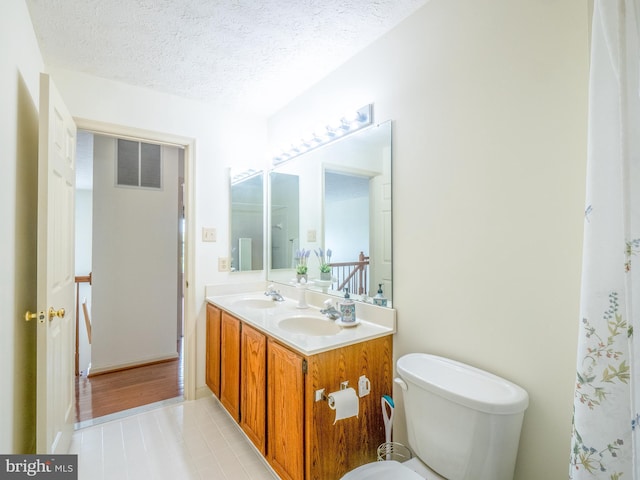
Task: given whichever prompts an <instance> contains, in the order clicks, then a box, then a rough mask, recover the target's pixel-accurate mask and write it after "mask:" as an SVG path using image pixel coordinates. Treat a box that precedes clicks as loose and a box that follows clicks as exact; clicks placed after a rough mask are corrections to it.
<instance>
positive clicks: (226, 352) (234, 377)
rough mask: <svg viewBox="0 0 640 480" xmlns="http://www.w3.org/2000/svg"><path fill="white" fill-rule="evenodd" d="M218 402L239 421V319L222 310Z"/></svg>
mask: <svg viewBox="0 0 640 480" xmlns="http://www.w3.org/2000/svg"><path fill="white" fill-rule="evenodd" d="M218 398H220V402H221V403H222V405H223V406H224V407H225V408H226V409H227V411H228V412H229V414H230V415H231V416H232V417H233V418H234V419H235V421H236V422H239V421H240V320H238V319H237V318H236V317H234V316H232V315H229V314H228V313H227V312H225V311H223V312H222V320H221V324H220V396H219V397H218Z"/></svg>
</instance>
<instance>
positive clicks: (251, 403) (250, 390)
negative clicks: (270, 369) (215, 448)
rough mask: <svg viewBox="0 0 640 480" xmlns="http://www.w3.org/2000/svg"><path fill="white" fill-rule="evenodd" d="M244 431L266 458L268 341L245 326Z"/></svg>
mask: <svg viewBox="0 0 640 480" xmlns="http://www.w3.org/2000/svg"><path fill="white" fill-rule="evenodd" d="M241 325H242V328H241V334H240V338H241V342H240V356H241V357H240V385H241V387H240V427H241V428H242V430H244V433H246V434H247V437H249V439H250V440H251V441H252V442H253V444H254V445H255V446H256V448H257V449H258V450H259V451H260V453H262V454H263V455H264V454H265V446H266V408H265V405H267V392H266V388H267V337H266V336H265V335H264V334H263V333H261V332H259V331H258V330H256V329H255V328H252V327H250V326H249V325H247V324H246V323H241Z"/></svg>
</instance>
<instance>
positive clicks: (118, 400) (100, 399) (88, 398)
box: [76, 342, 184, 422]
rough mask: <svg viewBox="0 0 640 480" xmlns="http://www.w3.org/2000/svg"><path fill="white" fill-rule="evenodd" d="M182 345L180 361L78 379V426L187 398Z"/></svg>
mask: <svg viewBox="0 0 640 480" xmlns="http://www.w3.org/2000/svg"><path fill="white" fill-rule="evenodd" d="M181 344H182V342H178V354H179V356H178V358H177V359H176V360H171V361H168V362H163V363H156V364H153V365H147V366H143V367H136V368H131V369H128V370H122V371H119V372H113V373H105V374H102V375H96V376H95V377H91V378H87V377H81V376H78V377H76V422H83V421H85V420H91V419H94V418H98V417H102V416H104V415H109V414H112V413H116V412H120V411H122V410H128V409H130V408H135V407H139V406H142V405H148V404H150V403H154V402H159V401H162V400H168V399H171V398H175V397H180V396H182V395H183V394H184V376H183V355H182V345H181Z"/></svg>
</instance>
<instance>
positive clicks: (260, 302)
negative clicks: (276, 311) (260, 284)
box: [233, 297, 277, 308]
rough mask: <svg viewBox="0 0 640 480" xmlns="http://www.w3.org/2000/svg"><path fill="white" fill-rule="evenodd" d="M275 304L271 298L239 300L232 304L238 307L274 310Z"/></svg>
mask: <svg viewBox="0 0 640 480" xmlns="http://www.w3.org/2000/svg"><path fill="white" fill-rule="evenodd" d="M276 303H277V302H275V301H274V300H272V299H271V298H266V297H265V298H241V299H239V300H236V301H235V302H233V304H234V305H237V306H238V307H248V308H274V307H275V306H276Z"/></svg>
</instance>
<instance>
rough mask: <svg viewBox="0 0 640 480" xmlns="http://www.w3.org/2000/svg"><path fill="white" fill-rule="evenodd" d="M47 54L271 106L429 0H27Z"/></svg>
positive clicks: (53, 62) (113, 73)
mask: <svg viewBox="0 0 640 480" xmlns="http://www.w3.org/2000/svg"><path fill="white" fill-rule="evenodd" d="M26 1H27V5H28V7H29V11H30V13H31V18H32V20H33V24H34V28H35V32H36V35H37V37H38V41H39V43H40V48H41V50H42V54H43V56H44V59H45V63H46V64H47V65H49V66H52V67H60V68H65V69H69V70H75V71H80V72H84V73H88V74H92V75H96V76H99V77H104V78H109V79H113V80H118V81H121V82H124V83H127V84H131V85H137V86H142V87H147V88H151V89H154V90H158V91H162V92H166V93H172V94H175V95H179V96H182V97H187V98H192V99H196V100H201V101H206V102H212V103H216V104H221V105H226V106H231V107H236V108H243V109H248V110H251V111H253V112H255V113H257V114H262V115H268V114H271V113H273V112H275V111H276V110H278V109H279V108H281V107H282V106H284V105H286V103H288V102H289V101H290V100H291V99H293V98H295V97H296V96H297V95H299V94H300V93H302V92H304V91H305V90H306V89H307V88H309V87H310V86H311V85H313V84H314V83H316V82H317V81H319V80H320V79H321V78H323V77H324V76H326V75H327V74H328V73H329V72H331V71H332V70H334V69H335V68H336V67H338V66H339V65H340V64H342V63H344V62H345V61H346V60H348V59H349V58H350V57H352V56H353V55H354V54H355V53H357V52H358V51H359V50H361V49H363V48H364V47H366V46H367V45H369V44H370V43H372V42H373V41H374V40H376V39H377V38H379V37H380V36H382V35H383V34H384V33H386V32H387V31H389V30H390V29H391V28H393V27H394V26H395V25H397V24H398V23H399V22H400V21H401V20H403V19H404V18H406V17H407V16H409V15H411V14H412V13H414V12H415V11H416V10H417V9H418V8H420V7H421V6H422V5H424V4H425V3H426V2H427V1H428V0H261V1H258V0H26Z"/></svg>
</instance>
